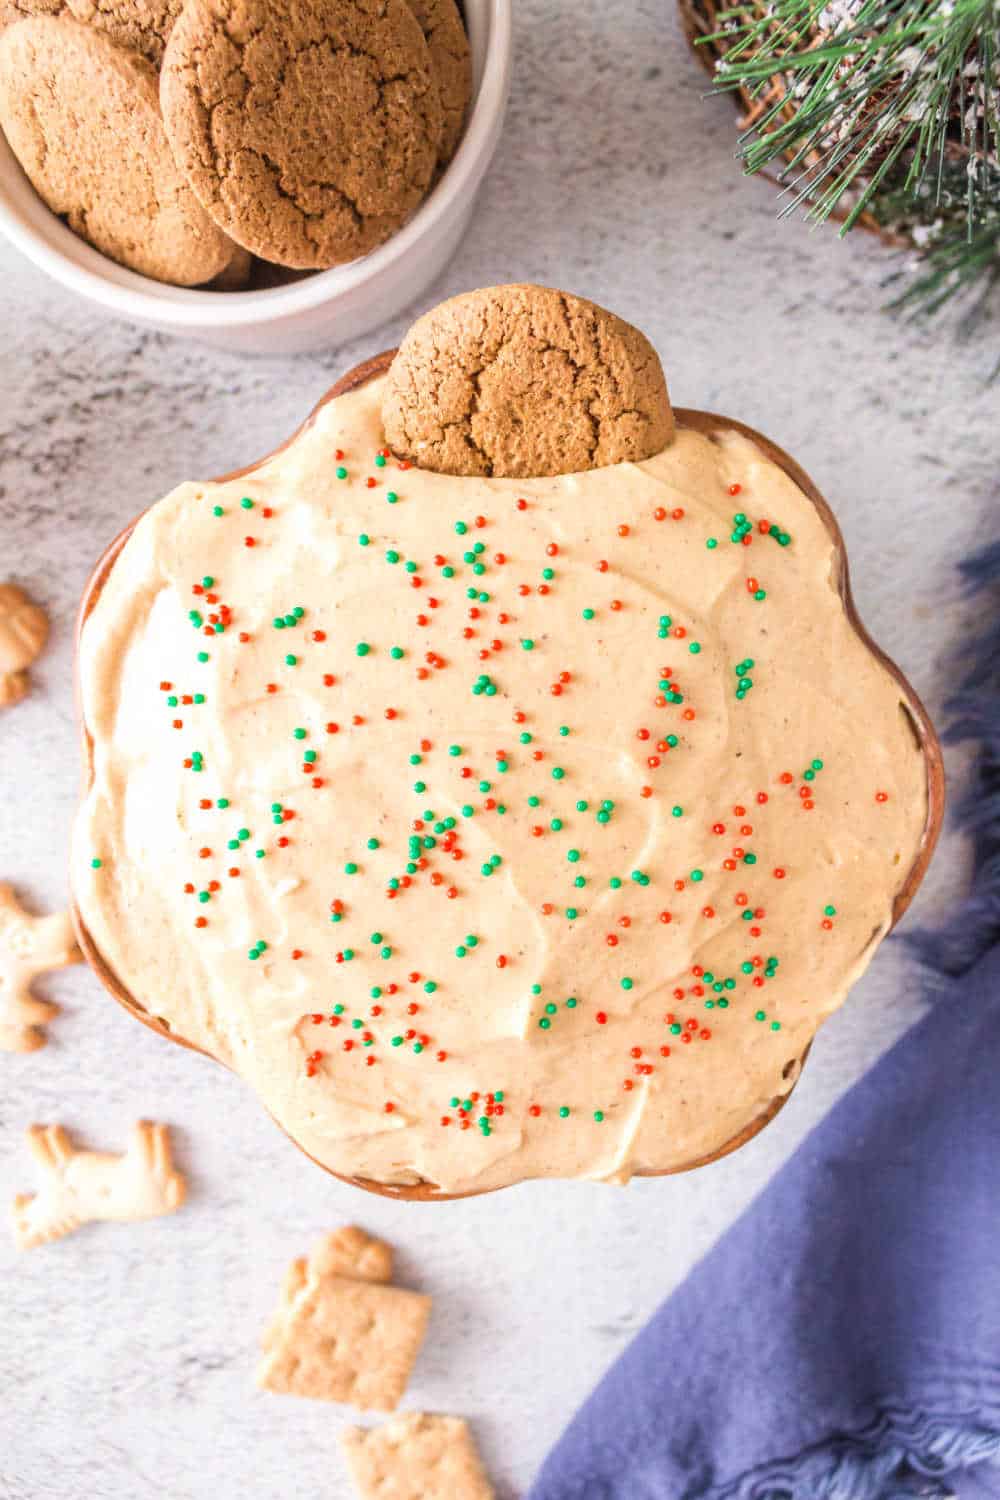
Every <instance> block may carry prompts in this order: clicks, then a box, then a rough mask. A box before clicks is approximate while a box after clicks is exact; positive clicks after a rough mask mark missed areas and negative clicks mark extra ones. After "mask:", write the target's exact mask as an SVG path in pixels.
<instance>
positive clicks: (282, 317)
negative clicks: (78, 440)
mask: <svg viewBox="0 0 1000 1500" xmlns="http://www.w3.org/2000/svg"><path fill="white" fill-rule="evenodd" d="M463 4H464V9H465V17H466V23H467V26H468V31H469V43H470V46H471V49H472V69H473V98H472V107H471V109H470V112H469V119H468V123H467V125H466V129H465V134H464V136H463V138H462V141H461V144H460V145H459V148H458V150H457V151H456V153H455V156H454V158H453V159H452V161H451V162H450V163H449V165H448V168H447V170H446V171H445V172H444V174H443V175H442V177H441V180H440V182H438V184H437V186H436V187H435V188H434V191H433V192H432V193H431V194H430V195H429V196H428V197H427V198H426V199H425V200H424V202H423V203H422V204H421V205H420V208H419V209H418V210H417V212H416V213H415V214H414V216H413V218H412V219H411V220H410V221H409V223H408V224H406V225H404V227H403V228H402V229H401V230H400V231H399V233H398V234H396V235H393V237H392V239H391V240H389V241H388V242H387V243H386V244H384V245H381V246H380V247H379V249H378V250H374V251H373V252H372V253H371V255H366V256H365V257H364V258H363V259H362V260H356V261H352V262H351V264H350V265H346V266H336V267H335V268H334V269H333V270H332V271H320V272H318V273H317V274H316V275H315V276H310V277H307V278H306V279H304V280H302V281H297V282H293V283H291V284H290V285H288V286H282V287H272V288H270V289H268V290H266V291H254V292H206V291H199V290H197V289H196V288H190V287H176V286H165V285H164V284H163V283H162V282H158V281H151V280H150V279H149V278H148V277H146V276H139V275H137V274H136V272H135V271H129V270H126V268H125V267H124V266H119V265H117V264H116V263H115V262H114V261H112V260H108V259H107V257H106V256H104V255H101V254H100V253H99V252H98V251H96V250H94V249H93V247H92V246H90V245H88V244H87V243H86V242H85V241H84V240H81V239H79V238H78V236H77V235H75V234H74V233H73V232H72V230H70V229H68V228H67V227H66V225H65V224H64V223H63V222H62V220H61V219H59V218H57V217H56V215H55V214H53V213H52V212H50V210H49V209H48V208H46V206H45V204H44V203H43V202H42V200H41V199H40V198H39V197H38V195H37V193H36V192H35V190H34V188H33V187H32V186H31V183H30V182H29V181H28V179H27V177H26V176H25V175H24V173H23V172H22V170H21V168H20V166H19V165H18V163H17V161H16V160H15V158H14V156H13V154H12V152H11V150H10V147H9V146H8V145H7V142H6V140H5V139H4V136H3V134H2V132H0V230H2V231H3V232H4V234H6V235H7V236H8V238H9V239H11V240H12V241H13V242H14V244H15V245H17V246H18V247H19V249H21V250H22V251H23V252H24V254H25V255H27V256H28V258H29V259H30V260H33V261H34V263H35V265H37V266H39V267H40V268H41V270H43V271H47V272H48V274H49V275H50V276H54V277H55V279H56V280H57V281H60V282H61V283H62V284H63V286H65V287H69V289H70V290H71V291H73V292H77V293H78V294H79V295H80V296H81V297H86V298H87V299H88V300H89V301H90V302H96V303H97V304H99V306H101V307H103V308H105V309H107V311H108V312H110V313H113V314H114V315H115V316H116V317H121V318H128V319H130V320H131V321H132V322H134V323H143V324H146V325H147V326H148V327H151V328H159V329H161V330H162V331H163V332H165V333H174V334H179V335H182V336H186V337H188V338H193V339H198V340H200V341H201V342H202V343H208V344H214V345H215V346H216V347H217V348H220V349H233V350H238V351H240V352H242V353H247V354H298V353H301V352H303V351H305V350H309V349H329V348H333V347H334V346H336V345H337V344H343V343H347V342H348V341H349V340H351V339H356V338H359V337H360V336H361V335H362V334H364V333H367V332H368V331H369V330H370V329H371V328H374V327H375V326H376V325H377V324H380V323H384V322H386V321H387V320H388V319H389V318H391V317H393V316H394V315H395V314H396V313H398V312H400V311H401V310H402V309H403V308H404V307H406V306H407V305H408V304H409V303H411V302H414V301H415V300H416V299H417V298H418V297H419V296H420V293H421V292H422V291H423V290H424V288H425V287H426V286H428V285H429V284H430V282H431V281H433V280H434V278H435V276H437V274H438V272H439V271H441V270H442V269H443V267H444V266H445V265H446V263H447V261H448V260H449V258H450V257H451V255H452V254H453V253H454V251H455V249H456V248H457V246H458V242H459V240H460V239H461V238H462V235H463V234H464V232H465V229H466V227H467V225H468V223H469V219H470V217H471V215H472V209H473V205H474V200H475V195H476V190H477V188H478V187H479V184H480V182H481V181H482V177H483V174H484V172H485V171H486V168H487V167H488V166H489V163H490V160H491V158H492V156H493V153H494V151H495V150H496V145H497V141H498V140H499V138H500V130H501V127H502V125H503V116H504V110H505V109H506V106H507V94H508V91H509V87H510V67H511V5H512V0H463Z"/></svg>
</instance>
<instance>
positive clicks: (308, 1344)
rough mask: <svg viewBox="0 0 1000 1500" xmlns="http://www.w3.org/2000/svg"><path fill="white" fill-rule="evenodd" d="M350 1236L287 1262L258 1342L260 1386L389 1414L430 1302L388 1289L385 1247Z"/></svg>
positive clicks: (326, 1242) (419, 1341) (418, 1341)
mask: <svg viewBox="0 0 1000 1500" xmlns="http://www.w3.org/2000/svg"><path fill="white" fill-rule="evenodd" d="M348 1235H349V1238H348V1240H346V1241H342V1242H340V1243H339V1244H338V1243H336V1241H337V1236H331V1237H328V1238H327V1239H325V1240H323V1241H322V1242H321V1243H320V1244H319V1245H318V1246H317V1247H316V1249H315V1250H314V1251H313V1253H312V1254H311V1255H310V1256H309V1258H308V1260H305V1259H301V1260H296V1261H293V1262H292V1264H291V1266H290V1267H289V1269H288V1272H287V1273H286V1276H285V1280H284V1283H283V1285H282V1289H281V1295H280V1298H279V1303H278V1308H277V1312H276V1314H275V1317H274V1319H273V1320H272V1322H271V1324H270V1327H269V1328H268V1329H267V1331H266V1332H265V1334H264V1337H263V1339H262V1344H263V1348H264V1357H263V1359H262V1360H261V1362H260V1365H259V1366H258V1370H257V1384H258V1385H259V1386H261V1387H262V1388H263V1389H264V1390H269V1391H277V1392H280V1393H281V1394H284V1395H291V1396H308V1397H311V1398H312V1399H313V1400H318V1401H339V1402H343V1403H346V1404H347V1405H350V1406H356V1407H359V1408H360V1409H361V1410H362V1411H394V1410H395V1409H396V1406H397V1405H398V1404H399V1400H400V1398H401V1396H402V1395H403V1392H404V1391H405V1389H406V1383H407V1381H408V1380H409V1377H410V1371H411V1370H412V1368H413V1363H414V1360H415V1359H416V1357H417V1353H418V1351H419V1349H420V1345H421V1344H422V1342H423V1338H424V1334H425V1332H426V1330H427V1320H428V1318H429V1317H430V1310H431V1299H430V1298H429V1297H425V1296H422V1295H421V1294H420V1293H418V1292H408V1291H404V1290H402V1289H401V1288H400V1287H393V1286H388V1285H386V1284H385V1281H384V1280H383V1274H384V1273H385V1272H386V1270H387V1269H388V1270H390V1271H391V1263H390V1264H388V1266H387V1262H386V1259H385V1252H388V1246H381V1245H380V1242H379V1241H377V1240H375V1241H368V1238H367V1236H364V1235H363V1232H362V1231H360V1230H355V1231H348ZM358 1235H361V1236H362V1239H363V1240H364V1241H366V1242H367V1243H364V1244H363V1243H361V1241H360V1240H358V1239H356V1238H354V1237H355V1236H358ZM388 1253H389V1255H390V1257H391V1252H388ZM331 1266H332V1267H343V1272H344V1274H337V1272H336V1270H330V1269H328V1267H331Z"/></svg>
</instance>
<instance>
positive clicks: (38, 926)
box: [0, 885, 81, 1052]
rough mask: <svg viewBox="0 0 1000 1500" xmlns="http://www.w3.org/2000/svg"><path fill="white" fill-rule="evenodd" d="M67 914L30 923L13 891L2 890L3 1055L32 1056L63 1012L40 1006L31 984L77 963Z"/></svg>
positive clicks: (0, 993)
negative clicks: (11, 1053)
mask: <svg viewBox="0 0 1000 1500" xmlns="http://www.w3.org/2000/svg"><path fill="white" fill-rule="evenodd" d="M80 956H81V955H80V950H79V949H78V948H77V946H76V938H75V937H74V935H73V924H72V922H71V921H70V916H69V912H65V911H61V912H57V913H56V914H55V915H54V916H50V917H32V916H29V915H28V913H27V912H26V911H25V909H24V907H23V906H22V905H21V903H20V901H18V899H17V897H16V896H15V895H14V892H13V890H12V889H11V887H10V886H9V885H0V1051H2V1052H34V1051H36V1050H37V1049H38V1048H39V1047H44V1046H45V1043H46V1040H47V1038H46V1036H45V1032H44V1030H43V1029H42V1028H43V1027H44V1026H45V1023H46V1022H47V1021H51V1019H52V1017H53V1016H54V1015H55V1014H56V1013H57V1011H58V1009H59V1007H58V1006H57V1005H53V1004H52V1003H51V1001H49V1000H36V999H35V997H34V995H33V994H32V993H31V983H32V980H34V979H37V978H38V976H39V974H46V973H48V971H49V970H50V969H62V968H65V967H66V965H67V964H74V963H79V961H80Z"/></svg>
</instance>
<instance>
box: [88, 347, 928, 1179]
mask: <svg viewBox="0 0 1000 1500" xmlns="http://www.w3.org/2000/svg"><path fill="white" fill-rule="evenodd" d="M395 353H396V351H395V349H389V350H387V351H386V352H385V353H384V354H377V355H376V356H375V357H374V358H373V359H369V360H365V361H364V363H363V364H359V365H356V366H355V367H354V369H353V370H350V371H348V373H347V374H346V375H344V376H343V377H342V378H341V379H340V380H338V381H337V383H336V384H335V385H333V386H331V387H330V389H329V390H328V391H327V393H326V395H325V396H324V397H323V398H322V400H321V401H320V402H319V403H318V404H317V406H316V407H315V408H314V410H313V411H312V412H311V413H310V415H309V416H308V417H307V418H306V421H305V422H304V423H303V424H302V426H301V427H300V428H299V429H298V430H297V431H296V432H295V433H293V434H292V436H291V437H290V438H288V440H287V441H286V442H284V443H282V444H281V446H280V447H279V448H276V449H275V450H274V453H280V452H282V451H283V450H284V449H285V448H287V447H288V446H289V444H291V443H293V442H294V441H295V439H296V438H297V437H298V436H299V433H301V432H303V431H305V429H306V428H307V427H309V426H310V425H311V423H312V422H313V421H314V420H315V418H316V414H317V412H319V411H320V410H321V408H322V407H324V406H325V405H326V403H327V402H328V401H332V400H334V398H335V397H337V396H342V395H344V394H345V393H346V392H347V391H353V390H356V389H357V388H358V387H359V386H362V385H364V384H366V382H367V381H369V380H374V379H375V378H376V377H377V376H379V375H382V374H384V373H385V371H386V370H387V369H388V368H389V365H390V364H391V362H392V359H393V356H394V355H395ZM674 417H675V419H676V422H677V426H678V427H688V428H694V430H695V431H697V432H703V433H706V434H711V433H713V432H716V431H720V430H726V431H736V432H740V433H742V434H743V435H744V436H745V437H748V438H751V439H752V440H753V442H755V443H756V444H757V446H758V447H759V448H760V449H761V451H762V452H763V453H764V454H766V456H767V457H768V458H769V459H771V461H772V462H773V463H776V464H777V465H778V466H779V467H780V468H782V469H784V471H785V473H786V474H788V476H789V477H790V478H791V479H792V480H794V482H795V483H796V484H797V485H798V487H799V489H800V490H801V491H802V492H803V494H804V495H806V496H807V497H808V498H809V499H810V500H811V501H812V502H813V504H814V505H815V507H816V509H817V510H818V511H819V514H820V517H821V519H822V521H823V524H824V525H825V526H826V528H827V530H828V531H829V533H830V535H831V537H832V538H833V542H834V545H835V548H836V552H837V557H838V559H839V569H838V576H837V584H838V587H839V589H840V594H841V597H842V599H843V601H844V608H845V610H846V611H847V617H848V619H849V620H850V623H851V625H852V627H853V629H854V631H855V633H856V634H857V635H858V636H859V637H860V639H861V640H862V641H863V642H864V644H865V645H866V646H867V648H868V650H869V651H870V652H871V654H872V655H873V656H874V657H876V658H877V660H879V661H880V662H881V663H882V664H883V666H884V667H885V668H886V670H887V671H888V672H890V673H891V674H892V676H893V677H895V679H896V681H897V682H898V683H899V686H900V693H901V701H902V704H903V707H904V708H905V711H906V714H907V717H908V719H909V723H910V727H911V729H912V731H913V737H914V740H915V742H916V744H917V746H918V748H919V749H920V750H921V751H922V752H923V756H924V761H925V764H926V767H927V820H926V823H925V825H924V831H923V835H922V837H921V840H920V845H919V848H918V850H917V853H916V857H915V858H914V861H913V864H912V865H911V866H910V869H909V870H908V871H907V873H906V875H905V876H904V877H903V879H902V881H901V882H900V886H899V889H898V890H897V892H896V896H895V899H894V901H893V905H892V926H895V925H896V923H897V922H898V921H899V919H900V917H901V916H902V915H903V913H904V912H905V911H906V909H907V907H908V906H909V904H910V902H911V901H912V900H913V897H914V895H915V894H916V891H917V887H918V886H919V885H920V882H921V881H922V880H923V878H924V874H925V872H926V870H927V866H928V864H929V863H930V859H931V855H932V854H933V852H934V846H935V844H936V843H937V839H938V834H939V833H940V831H941V823H942V819H943V815H944V799H945V793H944V765H943V761H942V757H941V746H940V743H939V741H938V737H937V735H936V734H935V732H934V727H933V725H932V724H931V721H930V719H929V718H928V716H927V712H926V710H925V709H924V706H923V704H922V703H921V701H920V699H919V698H918V697H917V695H916V693H915V692H914V690H913V688H912V687H911V686H910V684H909V682H908V681H907V680H906V678H905V677H904V676H903V673H902V672H901V671H900V670H899V668H898V667H897V666H896V664H895V662H893V661H890V659H889V657H887V656H886V654H885V652H884V651H881V650H880V649H879V647H878V646H877V645H876V644H875V642H874V641H873V640H872V638H871V636H870V635H869V634H868V632H867V631H866V630H865V628H864V626H863V625H862V623H861V620H860V618H859V617H858V612H857V610H856V608H855V605H854V599H853V597H852V594H851V585H850V579H849V576H848V567H847V551H846V548H845V546H844V539H843V537H842V536H841V533H840V527H839V526H838V525H837V522H836V520H835V518H834V515H833V512H832V511H831V509H830V507H829V505H827V503H826V501H825V500H824V498H823V496H822V495H821V494H820V492H819V490H818V489H817V488H816V486H815V485H814V484H813V482H812V480H811V479H810V478H809V475H808V474H807V473H806V472H805V470H804V469H802V468H800V467H799V465H798V464H797V463H796V462H795V460H794V459H792V458H790V457H789V456H788V454H787V453H785V452H783V450H782V449H781V448H779V447H778V445H777V444H776V443H772V442H771V440H770V438H766V437H764V436H763V434H762V433H759V432H755V431H754V429H753V428H752V427H747V426H746V425H745V424H744V423H742V422H735V421H733V420H732V419H731V418H730V417H720V416H716V415H715V414H714V413H712V412H704V411H692V410H689V409H687V408H685V407H675V408H674ZM274 453H269V454H268V455H267V456H266V458H262V459H258V460H257V462H256V463H253V464H249V465H248V466H247V467H246V468H245V469H235V470H233V472H232V473H230V474H223V475H222V476H221V479H220V480H219V481H218V482H219V483H223V482H226V481H228V480H231V479H241V478H243V476H244V475H246V474H252V473H253V472H254V470H255V469H258V468H260V466H261V465H262V464H263V463H266V462H267V461H268V459H270V458H273V457H274ZM135 525H136V522H135V521H133V522H132V524H131V525H130V526H127V527H126V528H125V530H124V531H123V532H122V533H121V534H120V535H119V536H118V537H116V538H115V540H114V541H113V542H112V543H111V545H110V547H108V549H107V551H106V552H105V553H104V555H103V557H102V558H101V559H100V561H99V562H98V564H97V566H96V567H95V569H94V571H93V573H92V574H91V577H90V581H89V582H88V584H87V587H86V589H85V590H84V594H83V599H82V601H81V604H80V613H79V618H78V621H77V647H78V649H77V667H76V674H75V676H76V700H77V712H78V716H79V720H80V726H81V734H82V742H83V743H82V749H83V787H84V792H86V790H87V789H88V787H89V784H90V778H91V775H92V773H93V743H92V741H91V738H90V735H89V733H88V731H87V726H86V724H85V722H84V718H83V712H82V706H81V701H80V680H79V635H80V631H81V629H82V627H83V623H84V621H85V620H86V618H87V616H88V615H89V614H90V612H91V610H92V609H93V608H94V605H95V604H96V603H97V600H98V598H99V597H100V593H101V590H102V588H103V587H104V584H105V582H106V580H107V578H108V577H109V575H110V573H111V569H112V568H113V567H114V564H115V561H116V560H117V558H118V555H119V553H120V552H121V550H122V548H123V547H124V545H125V543H126V542H127V541H128V539H129V537H130V536H131V534H132V531H133V529H134V527H135ZM71 910H72V916H73V922H74V925H75V927H76V935H77V940H78V942H79V944H80V948H81V950H82V952H83V955H84V957H85V958H86V960H87V962H88V963H89V965H90V967H91V968H92V969H93V970H94V972H95V974H96V975H97V977H98V979H100V981H101V983H102V984H103V985H104V987H105V989H106V990H107V991H108V992H109V994H111V995H113V996H114V998H115V999H116V1000H117V1001H118V1002H119V1004H120V1005H122V1006H124V1008H125V1009H126V1010H127V1011H128V1012H129V1013H130V1014H131V1015H133V1016H135V1018H136V1019H137V1020H139V1021H141V1022H142V1023H143V1025H144V1026H148V1027H149V1028H150V1029H151V1030H152V1031H155V1032H157V1033H158V1034H159V1035H160V1036H163V1037H166V1038H167V1040H168V1041H171V1042H176V1043H177V1044H178V1045H179V1046H181V1047H188V1048H190V1049H191V1050H192V1051H194V1052H201V1053H202V1054H203V1056H206V1057H213V1060H214V1061H218V1060H219V1059H217V1058H214V1056H213V1054H212V1053H208V1052H205V1050H204V1048H202V1047H198V1046H197V1045H196V1044H195V1043H194V1042H189V1041H188V1040H187V1039H186V1038H185V1037H182V1036H178V1035H177V1034H176V1033H175V1032H174V1031H172V1030H171V1029H170V1026H169V1023H168V1022H167V1021H165V1020H163V1019H162V1017H159V1016H155V1015H153V1014H152V1013H151V1012H150V1011H149V1010H147V1009H146V1007H145V1006H143V1005H141V1004H140V1002H139V1001H138V1000H137V999H136V998H135V996H134V995H132V994H131V993H130V992H129V991H128V990H127V989H126V987H125V985H124V984H122V982H121V980H120V979H119V978H118V976H117V974H115V972H114V971H113V970H112V968H111V967H110V965H109V964H108V963H107V961H106V960H105V958H104V956H103V954H102V953H101V952H100V950H99V949H98V947H97V944H96V943H95V941H94V939H93V937H92V935H91V933H90V932H89V930H88V929H87V927H86V924H85V923H84V921H83V917H82V915H81V913H80V911H79V908H78V907H77V905H76V902H75V901H74V902H73V903H72V907H71ZM808 1055H809V1048H808V1047H807V1048H806V1049H805V1051H804V1052H803V1054H802V1056H801V1057H800V1058H798V1059H795V1060H793V1061H792V1062H790V1063H789V1064H788V1065H787V1069H786V1072H790V1071H791V1069H793V1068H794V1067H795V1066H796V1064H797V1065H798V1067H799V1073H800V1074H801V1069H802V1067H803V1066H804V1065H805V1062H806V1058H807V1057H808ZM796 1082H797V1079H796ZM793 1087H794V1084H793ZM790 1093H791V1089H789V1091H788V1093H786V1094H779V1095H778V1096H777V1097H776V1098H774V1099H772V1100H771V1102H770V1103H769V1104H768V1106H767V1108H766V1109H764V1110H762V1111H761V1113H760V1114H759V1115H757V1116H755V1118H754V1119H753V1120H751V1121H750V1122H749V1123H748V1124H747V1125H746V1126H744V1128H743V1129H742V1130H741V1131H740V1132H739V1133H738V1134H737V1135H735V1136H733V1138H732V1139H731V1140H729V1141H727V1142H726V1143H725V1145H723V1146H720V1147H719V1149H718V1150H717V1151H713V1152H711V1153H710V1154H709V1155H708V1156H703V1157H700V1158H698V1159H697V1160H696V1161H691V1162H687V1163H685V1165H684V1166H682V1167H668V1168H666V1169H664V1170H662V1171H654V1170H647V1171H641V1172H637V1173H636V1174H635V1175H636V1176H640V1177H670V1176H674V1175H675V1174H676V1173H678V1172H691V1171H693V1170H694V1169H695V1168H696V1167H704V1166H708V1165H709V1163H710V1162H714V1161H719V1160H720V1159H721V1158H722V1157H723V1156H728V1155H729V1154H730V1152H733V1151H737V1150H738V1149H739V1148H740V1146H744V1145H746V1143H747V1142H748V1141H750V1140H752V1139H753V1137H754V1136H755V1135H758V1134H759V1133H760V1131H762V1130H763V1129H764V1126H765V1125H768V1124H769V1123H770V1122H771V1121H772V1120H773V1119H774V1117H775V1115H777V1114H778V1112H779V1110H780V1109H781V1108H782V1106H783V1105H784V1103H785V1101H786V1100H787V1099H788V1097H789V1095H790ZM290 1139H292V1140H294V1137H290ZM295 1144H296V1145H299V1142H298V1141H295ZM299 1149H300V1150H302V1151H304V1150H305V1148H304V1147H302V1146H299ZM305 1155H307V1156H309V1155H310V1153H309V1152H305ZM310 1159H311V1160H313V1161H315V1160H316V1158H315V1157H310ZM317 1165H318V1166H322V1167H323V1170H324V1171H326V1172H330V1174H331V1176H333V1177H338V1178H339V1179H340V1181H341V1182H348V1183H350V1184H352V1186H354V1187H359V1188H364V1189H365V1191H366V1192H369V1193H377V1194H379V1195H380V1196H382V1197H385V1198H399V1199H406V1200H408V1201H410V1202H435V1203H437V1202H446V1201H448V1200H451V1199H454V1198H475V1197H479V1196H480V1194H481V1193H484V1192H496V1191H498V1190H497V1189H496V1188H477V1189H473V1190H472V1191H471V1192H467V1193H442V1192H440V1191H439V1190H438V1189H437V1188H436V1187H435V1185H434V1183H432V1182H419V1183H413V1184H410V1185H407V1186H393V1185H392V1184H389V1183H384V1182H376V1181H374V1180H372V1179H370V1178H364V1177H345V1176H343V1175H342V1174H341V1173H339V1172H334V1171H332V1169H331V1168H330V1167H327V1166H325V1165H324V1164H323V1163H322V1162H317Z"/></svg>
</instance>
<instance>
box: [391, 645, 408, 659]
mask: <svg viewBox="0 0 1000 1500" xmlns="http://www.w3.org/2000/svg"><path fill="white" fill-rule="evenodd" d="M389 655H390V656H391V657H392V659H393V661H401V660H402V659H403V657H404V656H405V655H406V653H405V651H404V650H403V648H402V646H393V648H392V650H391V651H390V652H389Z"/></svg>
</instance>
